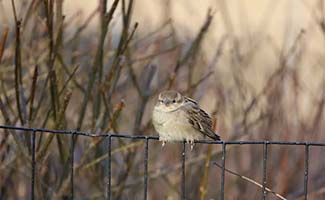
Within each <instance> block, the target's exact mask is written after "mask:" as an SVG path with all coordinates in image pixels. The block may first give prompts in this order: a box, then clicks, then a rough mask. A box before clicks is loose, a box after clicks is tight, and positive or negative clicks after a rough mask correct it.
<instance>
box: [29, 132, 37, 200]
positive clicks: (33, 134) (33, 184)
mask: <svg viewBox="0 0 325 200" xmlns="http://www.w3.org/2000/svg"><path fill="white" fill-rule="evenodd" d="M35 138H36V131H33V132H32V137H31V145H32V171H31V172H32V174H31V194H30V195H31V199H32V200H34V199H35V165H36V164H35Z"/></svg>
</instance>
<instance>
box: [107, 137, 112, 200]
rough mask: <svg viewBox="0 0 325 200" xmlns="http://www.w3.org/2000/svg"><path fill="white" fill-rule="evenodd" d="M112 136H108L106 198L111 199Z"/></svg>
mask: <svg viewBox="0 0 325 200" xmlns="http://www.w3.org/2000/svg"><path fill="white" fill-rule="evenodd" d="M111 163H112V137H111V136H109V137H108V141H107V194H106V199H107V200H110V199H111V196H112V194H111V184H112V182H111V181H112V165H111Z"/></svg>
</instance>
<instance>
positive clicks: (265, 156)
mask: <svg viewBox="0 0 325 200" xmlns="http://www.w3.org/2000/svg"><path fill="white" fill-rule="evenodd" d="M266 161H267V142H264V144H263V165H262V166H263V172H262V173H263V180H262V185H263V188H262V199H263V200H265V199H266V190H265V188H266Z"/></svg>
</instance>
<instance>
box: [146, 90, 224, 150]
mask: <svg viewBox="0 0 325 200" xmlns="http://www.w3.org/2000/svg"><path fill="white" fill-rule="evenodd" d="M152 123H153V125H154V127H155V129H156V131H157V132H158V134H159V140H160V141H162V142H163V146H164V145H165V143H166V142H167V141H184V140H185V141H186V142H188V143H191V148H192V147H193V144H194V140H199V139H203V138H204V137H205V136H208V137H209V138H211V139H213V140H220V137H219V135H217V134H216V133H215V132H214V131H213V130H212V120H211V117H210V116H209V115H208V114H207V113H206V112H205V111H204V110H202V109H201V108H200V107H199V106H198V104H197V103H196V101H194V100H193V99H190V98H188V97H185V96H182V95H181V94H180V93H179V92H177V91H173V90H168V91H164V92H161V93H160V94H159V97H158V101H157V103H156V105H155V107H154V109H153V114H152Z"/></svg>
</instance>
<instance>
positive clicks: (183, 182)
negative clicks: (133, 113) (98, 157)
mask: <svg viewBox="0 0 325 200" xmlns="http://www.w3.org/2000/svg"><path fill="white" fill-rule="evenodd" d="M0 129H3V130H16V131H26V132H27V133H29V134H31V160H32V164H31V180H30V187H31V194H30V195H31V196H30V198H31V199H35V189H34V188H35V164H36V163H35V138H36V134H42V133H50V134H65V135H70V136H71V139H70V144H69V149H70V156H71V159H70V166H69V167H70V194H69V195H70V199H74V145H75V141H74V140H75V136H76V135H80V136H85V137H92V138H94V137H105V138H107V140H108V143H107V144H108V146H107V150H108V152H107V154H108V158H107V162H108V165H107V166H108V170H107V188H106V190H107V195H106V198H107V199H109V200H110V199H112V195H111V176H112V174H111V171H112V169H111V140H112V138H129V139H132V140H144V141H145V143H144V151H143V157H144V159H143V170H144V175H143V184H144V189H143V199H144V200H146V199H147V194H148V154H149V141H150V140H158V139H159V137H158V136H146V135H128V134H90V133H87V132H82V131H73V130H50V129H43V128H25V127H17V126H4V125H0ZM196 143H201V144H209V145H212V144H214V145H221V146H222V162H221V176H220V179H221V180H220V183H221V184H220V196H219V197H218V198H217V199H221V200H223V199H225V192H224V191H225V172H226V167H225V164H226V152H227V146H230V145H263V160H262V162H263V163H262V169H261V170H262V180H261V183H262V199H263V200H265V199H266V194H267V187H266V184H267V173H266V166H267V158H268V151H267V149H268V146H270V145H286V146H289V145H290V146H304V147H305V158H304V159H305V162H304V199H307V197H308V165H309V149H310V147H311V146H325V143H323V142H284V141H207V140H200V141H196ZM185 147H186V145H185V141H184V142H183V145H182V152H181V156H180V157H181V159H182V176H181V192H180V199H182V200H184V199H186V191H185V188H186V187H185V186H186V177H185V160H186V148H185Z"/></svg>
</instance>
